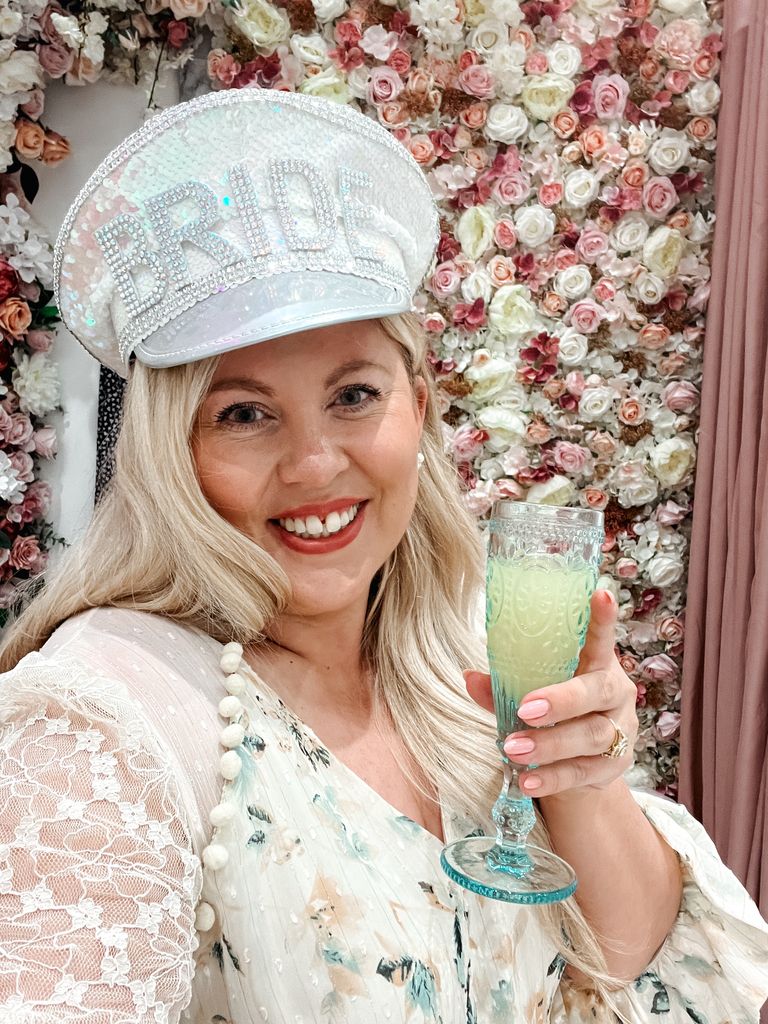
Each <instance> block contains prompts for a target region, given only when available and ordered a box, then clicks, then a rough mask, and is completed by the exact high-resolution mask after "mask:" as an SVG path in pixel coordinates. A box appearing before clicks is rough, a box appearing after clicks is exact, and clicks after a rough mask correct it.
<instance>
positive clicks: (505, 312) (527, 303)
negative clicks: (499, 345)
mask: <svg viewBox="0 0 768 1024" xmlns="http://www.w3.org/2000/svg"><path fill="white" fill-rule="evenodd" d="M488 323H489V324H490V326H491V327H493V328H494V329H495V330H497V331H498V332H499V333H500V334H514V335H520V334H525V333H526V332H528V331H530V330H532V328H533V325H534V324H535V323H536V307H535V306H534V305H533V303H532V302H531V293H530V291H529V290H528V289H527V288H526V287H525V285H523V284H505V285H502V287H501V288H498V289H497V291H496V294H495V295H494V296H493V298H492V299H491V304H490V306H489V307H488Z"/></svg>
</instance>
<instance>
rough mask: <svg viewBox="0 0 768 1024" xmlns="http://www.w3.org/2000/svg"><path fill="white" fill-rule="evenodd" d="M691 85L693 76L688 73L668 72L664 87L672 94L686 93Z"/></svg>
mask: <svg viewBox="0 0 768 1024" xmlns="http://www.w3.org/2000/svg"><path fill="white" fill-rule="evenodd" d="M690 84H691V76H690V74H689V73H688V72H687V71H668V72H667V75H666V78H665V79H664V85H665V86H666V87H667V89H668V90H669V91H670V92H674V93H678V94H679V93H681V92H685V90H686V89H687V88H688V86H689V85H690Z"/></svg>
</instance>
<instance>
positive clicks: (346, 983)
mask: <svg viewBox="0 0 768 1024" xmlns="http://www.w3.org/2000/svg"><path fill="white" fill-rule="evenodd" d="M266 140H268V148H267V146H266V145H263V144H261V143H262V142H264V141H266ZM435 238H436V217H435V211H434V208H433V205H432V201H431V199H430V197H429V194H428V191H427V189H426V187H425V184H424V181H423V179H422V178H421V176H420V172H419V170H418V168H417V167H416V165H415V164H414V163H413V161H412V160H411V159H410V157H409V156H408V155H407V154H406V152H405V150H404V149H402V148H401V147H400V146H399V145H398V144H397V143H395V142H393V140H392V139H391V138H390V136H389V135H388V134H387V133H386V132H385V131H384V130H383V129H380V128H379V127H378V126H377V125H375V124H373V123H372V122H370V121H368V120H367V119H365V118H363V117H362V116H360V115H358V114H356V113H355V112H353V111H351V110H349V109H346V108H338V107H335V106H334V105H333V104H326V103H323V102H321V101H317V100H308V99H307V98H305V97H297V96H294V95H290V94H286V93H277V94H269V93H267V92H262V91H261V90H250V91H244V92H237V93H236V92H233V93H225V94H217V95H216V96H213V97H205V98H203V99H200V100H195V101H192V102H191V103H189V104H185V105H181V106H179V107H177V108H173V109H172V110H171V111H169V112H167V113H166V114H164V115H161V116H159V117H157V118H156V119H155V120H153V121H152V122H150V123H149V124H148V126H146V127H145V128H144V129H142V130H141V131H140V132H139V133H137V134H136V135H135V136H132V137H131V138H130V139H128V140H127V141H126V142H125V143H124V144H123V145H122V146H121V147H120V148H119V149H118V150H117V151H115V152H114V153H113V154H111V155H110V157H108V158H107V160H106V161H105V163H104V164H103V165H102V167H100V168H99V170H97V172H95V174H94V176H93V177H92V178H91V179H90V181H89V182H88V183H87V185H86V186H85V188H84V189H83V191H82V192H81V194H80V195H79V196H78V198H77V200H76V201H75V203H74V204H73V207H72V210H71V211H70V215H69V216H68V218H67V220H66V222H65V224H64V226H63V228H62V232H61V235H60V239H59V243H58V246H57V274H58V277H59V280H58V286H59V302H60V307H61V310H62V314H63V316H64V318H65V320H66V322H67V324H68V326H69V327H70V329H71V330H72V331H73V333H74V334H75V335H76V336H77V337H78V338H79V339H80V340H81V341H82V343H83V344H85V345H86V347H87V348H88V349H89V350H90V351H91V352H93V353H94V354H95V355H97V356H98V358H100V359H101V360H102V361H103V362H104V363H105V364H107V365H111V366H113V367H114V368H116V369H118V370H120V371H121V372H123V373H124V374H126V375H128V374H130V375H129V383H128V389H127V396H126V402H125V409H124V415H123V423H122V429H121V434H120V439H119V443H118V448H117V454H116V465H115V473H114V478H113V481H112V485H111V488H110V490H109V493H108V494H107V496H106V498H105V499H104V500H103V502H102V503H101V505H100V507H99V508H98V509H97V511H96V514H95V516H94V520H93V523H92V525H91V527H90V530H89V531H88V533H87V535H86V536H85V537H84V539H83V540H82V542H81V543H80V544H79V545H78V546H77V547H76V548H75V549H74V550H73V552H72V553H71V555H70V556H69V558H68V560H67V561H66V563H65V564H64V565H63V567H62V568H61V570H60V571H59V573H58V575H57V576H56V577H55V578H54V579H51V580H50V581H49V583H48V587H47V589H46V590H45V591H44V592H43V593H42V594H41V595H40V596H39V597H38V598H36V600H35V601H33V603H32V604H31V606H30V607H29V608H28V610H27V611H26V612H24V613H23V614H22V615H21V616H20V618H19V619H18V620H17V622H16V623H15V625H14V626H13V628H12V630H11V631H10V634H9V636H8V638H7V640H6V643H5V645H4V648H3V651H2V656H1V657H2V666H1V667H2V668H3V669H4V670H5V675H4V676H3V679H2V683H1V684H0V686H1V687H2V688H1V689H0V708H1V712H2V721H3V723H4V728H3V732H2V734H1V736H0V779H1V780H2V783H3V785H2V787H1V788H0V793H1V794H2V795H1V796H0V879H1V880H2V886H1V887H0V1011H1V1012H0V1019H2V1021H3V1022H6V1021H8V1022H10V1021H13V1022H17V1021H20V1022H24V1024H45V1022H48V1021H56V1022H60V1021H61V1022H72V1024H74V1022H77V1024H81V1022H82V1024H85V1022H88V1024H149V1022H165V1021H168V1022H172V1024H177V1022H179V1021H191V1022H194V1024H213V1022H218V1024H222V1022H227V1021H229V1022H232V1024H256V1022H261V1021H269V1022H272V1024H289V1022H291V1024H296V1022H304V1024H309V1022H329V1024H330V1022H342V1021H344V1022H349V1024H374V1022H385V1021H386V1022H414V1024H417V1022H418V1024H420V1022H422V1021H424V1022H441V1024H469V1022H475V1024H495V1022H499V1024H501V1022H504V1024H531V1022H543V1021H546V1020H552V1021H558V1022H565V1021H567V1022H569V1024H576V1022H581V1021H586V1020H592V1019H595V1018H603V1019H607V1020H611V1019H617V1018H616V1016H615V1015H616V1014H617V1013H618V1014H619V1015H620V1019H624V1020H627V1021H631V1022H638V1024H639V1022H648V1024H650V1022H652V1021H656V1020H657V1019H662V1020H668V1021H672V1022H675V1024H678V1022H679V1024H682V1022H685V1024H688V1022H689V1021H691V1020H693V1021H700V1022H707V1024H725V1022H726V1021H729V1022H739V1024H741V1022H747V1021H755V1020H757V1014H758V1009H759V1006H760V1004H761V1003H762V1000H763V998H764V997H765V995H766V993H767V992H768V936H767V934H766V932H767V929H766V926H765V924H764V923H763V922H762V920H761V918H760V916H759V914H758V913H757V911H756V909H755V907H754V906H753V905H752V904H751V903H750V901H749V899H748V897H747V896H746V894H745V892H744V890H743V889H742V888H741V887H740V886H739V884H738V883H737V881H736V880H735V879H734V877H733V876H732V875H731V874H730V872H728V871H727V869H725V868H724V867H723V865H722V864H721V863H720V861H719V860H718V858H717V855H716V854H715V852H714V849H713V847H712V845H711V843H710V842H709V840H708V839H707V837H706V835H705V834H704V833H703V831H702V830H701V828H700V827H699V826H698V825H697V824H696V823H695V822H693V821H692V819H691V818H690V817H689V816H688V815H687V814H686V812H685V811H684V810H683V809H682V808H679V807H676V806H674V805H673V804H671V803H669V802H666V801H662V800H660V799H659V798H656V797H654V796H651V795H647V794H646V795H641V794H634V795H633V794H632V793H630V792H629V791H628V790H627V788H626V787H625V785H624V783H623V781H622V778H621V775H622V773H623V771H624V770H625V769H626V767H627V760H628V758H627V757H621V758H612V757H602V756H601V754H603V753H605V752H606V751H607V750H608V749H609V748H610V747H611V744H612V740H613V738H614V735H615V730H614V727H613V725H612V724H611V722H610V720H609V719H613V720H614V721H616V722H618V723H620V725H621V728H622V729H623V730H624V731H625V732H627V733H628V735H629V736H630V738H634V735H635V730H636V722H635V717H634V696H633V687H632V685H631V684H630V682H629V680H627V678H626V677H625V676H624V674H623V673H622V672H621V670H620V668H619V666H618V664H617V662H616V659H615V657H614V654H613V623H614V619H615V607H614V606H613V602H612V600H611V599H610V597H609V596H608V595H605V594H602V595H601V594H598V595H596V597H595V599H594V601H593V608H592V624H591V626H590V632H589V636H588V639H587V643H586V646H585V649H584V653H583V655H582V659H581V663H580V666H579V673H578V675H577V676H576V678H574V679H573V680H569V681H567V682H565V683H563V684H560V685H559V686H556V687H551V688H549V689H548V690H547V692H546V694H545V695H542V694H541V693H540V694H538V695H535V694H534V695H531V698H529V699H528V700H527V702H526V705H524V706H523V707H524V709H526V714H527V715H528V720H529V721H530V722H531V729H530V730H527V731H526V732H524V733H521V734H519V735H518V736H516V737H512V738H511V739H510V742H509V743H508V747H507V749H508V750H509V752H510V756H512V757H515V758H516V759H518V760H519V761H521V762H523V763H527V762H528V761H530V760H531V756H530V745H531V743H533V744H534V745H535V759H536V761H537V763H538V764H539V765H540V766H541V767H540V768H539V769H537V770H536V771H535V772H529V773H527V775H526V776H524V778H526V780H527V782H528V783H529V791H530V792H531V793H532V795H534V796H535V797H536V798H537V804H538V810H539V811H540V820H539V824H538V826H537V831H538V841H539V842H540V843H548V844H549V845H551V846H552V847H553V848H554V849H555V850H556V851H557V852H559V853H561V854H562V855H563V856H565V857H566V858H567V859H568V860H569V861H570V862H571V864H572V865H573V866H574V867H575V869H576V872H577V874H578V876H579V879H580V888H579V890H578V893H577V898H576V899H575V900H570V901H567V902H566V903H564V904H562V905H560V906H559V907H557V908H555V909H552V910H549V911H544V910H541V909H533V908H525V907H514V906H511V905H508V904H498V903H496V902H494V901H489V900H484V899H482V898H481V897H477V896H474V895H472V894H470V893H468V892H464V891H462V890H460V889H458V888H457V887H456V886H454V885H453V884H452V883H451V882H450V881H449V880H448V878H447V876H445V875H444V874H443V873H442V872H441V869H440V865H439V856H440V850H441V848H442V844H443V842H444V841H446V840H449V839H452V838H455V837H457V836H460V835H465V834H467V833H469V832H471V831H473V830H475V829H486V830H487V829H488V828H489V825H490V822H489V820H488V809H489V808H490V806H491V804H492V802H493V799H494V798H495V795H496V792H497V790H498V787H499V764H498V754H497V751H496V749H495V744H494V729H493V719H492V716H491V714H490V713H489V708H490V699H489V692H488V678H487V676H485V675H483V674H482V667H483V654H482V649H481V646H482V645H481V641H480V638H479V637H478V636H477V635H476V634H475V633H474V632H473V630H472V628H471V626H470V618H471V611H472V608H473V606H474V605H475V603H476V600H477V596H478V593H479V592H480V590H481V587H482V578H481V567H482V551H481V545H480V541H479V538H478V534H477V531H476V528H475V525H474V523H473V522H472V520H471V518H470V517H469V516H468V515H467V513H466V512H465V510H464V508H463V506H462V503H461V500H460V497H459V493H458V490H457V485H456V481H455V477H454V473H453V471H452V469H451V467H450V465H449V463H448V462H447V460H446V459H445V458H444V456H443V452H442V443H441V424H440V420H439V416H438V412H437V408H436V403H435V396H434V393H433V390H432V387H431V384H430V378H429V373H428V369H427V363H426V347H425V342H424V338H423V336H422V334H421V332H420V330H419V327H418V324H417V321H416V320H415V318H414V317H413V315H411V314H409V313H408V312H407V310H408V309H409V307H410V303H411V298H412V295H413V293H414V291H415V289H416V287H417V286H418V283H419V281H420V279H421V277H422V276H423V274H424V273H425V272H426V270H427V268H428V265H429V261H430V259H431V256H432V251H433V247H434V244H435ZM129 364H130V369H129ZM478 670H480V671H478ZM463 673H466V675H467V678H466V680H465V679H464V678H463ZM467 686H469V689H470V692H471V697H470V696H469V694H468V692H467ZM521 714H523V712H522V711H521ZM542 725H547V726H551V728H548V729H545V730H541V729H539V727H540V726H542Z"/></svg>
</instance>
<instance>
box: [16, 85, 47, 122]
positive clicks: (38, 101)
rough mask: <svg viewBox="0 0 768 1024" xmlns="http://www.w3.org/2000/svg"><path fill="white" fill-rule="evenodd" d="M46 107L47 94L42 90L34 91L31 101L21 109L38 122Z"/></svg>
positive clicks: (31, 94)
mask: <svg viewBox="0 0 768 1024" xmlns="http://www.w3.org/2000/svg"><path fill="white" fill-rule="evenodd" d="M44 107H45V93H44V92H43V90H42V89H33V90H32V91H31V92H30V94H29V99H28V100H27V102H26V103H23V104H22V105H21V107H19V109H20V110H21V111H22V112H23V113H24V114H26V115H27V117H28V118H30V120H32V121H37V119H38V118H39V117H40V115H41V114H42V112H43V108H44Z"/></svg>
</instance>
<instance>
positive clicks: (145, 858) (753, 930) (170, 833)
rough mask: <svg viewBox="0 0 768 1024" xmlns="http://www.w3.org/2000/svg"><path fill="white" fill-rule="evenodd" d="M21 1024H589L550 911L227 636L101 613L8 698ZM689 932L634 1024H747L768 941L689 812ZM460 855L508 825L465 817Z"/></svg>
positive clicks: (626, 1002)
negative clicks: (348, 762)
mask: <svg viewBox="0 0 768 1024" xmlns="http://www.w3.org/2000/svg"><path fill="white" fill-rule="evenodd" d="M0 719H1V720H2V722H3V723H4V724H3V730H2V733H0V1021H2V1024H48V1022H54V1021H55V1022H63V1024H75V1022H77V1024H86V1022H87V1024H165V1022H170V1024H178V1022H192V1024H257V1022H264V1021H267V1022H270V1024H314V1022H317V1024H326V1022H327V1024H385V1022H386V1024H544V1022H546V1021H551V1022H553V1024H566V1022H567V1024H576V1022H581V1021H586V1020H588V1019H589V1017H590V1009H589V1007H588V1005H587V1004H586V1003H581V1002H579V1001H578V1000H576V999H574V998H573V997H569V996H568V994H567V992H566V991H565V988H564V986H563V984H562V974H563V968H564V964H563V961H562V959H561V957H560V956H559V955H558V952H557V949H556V948H555V946H554V945H553V943H552V942H551V940H550V939H549V938H548V937H547V935H546V932H545V930H544V928H543V922H542V917H541V913H542V912H541V911H540V910H539V909H537V908H527V907H515V906H513V905H509V904H502V903H496V902H494V901H491V900H485V899H483V898H481V897H477V896H474V895H473V894H471V893H468V892H465V891H464V890H462V889H460V888H459V887H457V886H455V885H453V884H452V883H451V882H450V881H449V880H448V878H447V877H446V876H445V875H444V874H443V872H442V870H441V868H440V863H439V860H440V850H441V843H440V842H439V841H438V839H436V838H435V836H433V835H432V834H431V833H429V832H427V831H425V830H424V829H423V828H421V827H420V826H419V825H418V824H416V823H415V822H414V821H412V820H410V819H409V818H407V817H405V816H404V815H402V814H400V813H399V812H398V811H397V810H396V809H395V808H394V807H392V806H391V805H390V804H388V803H387V802H386V801H385V800H384V799H383V798H382V797H381V796H379V795H378V793H376V792H375V791H374V790H372V789H371V788H370V787H369V786H367V785H366V784H365V783H364V782H363V781H362V780H361V779H360V778H359V777H358V776H356V775H355V774H354V773H353V772H352V771H351V770H350V769H348V768H347V767H345V765H344V764H342V763H341V762H340V761H339V760H338V759H337V758H335V757H334V756H333V754H331V753H330V752H329V751H328V750H327V749H326V748H325V747H324V746H323V744H322V743H321V742H320V741H319V740H318V738H317V737H316V736H315V735H314V734H313V733H312V731H311V730H310V729H309V728H307V727H306V726H305V725H304V724H303V723H302V722H300V721H299V720H298V719H297V718H296V717H295V716H294V715H293V714H292V713H291V712H290V711H289V709H288V708H286V706H285V705H284V704H283V703H282V702H281V701H280V700H279V698H278V697H277V696H276V695H275V694H274V692H272V691H271V690H270V688H269V687H268V686H267V685H266V684H265V683H264V682H263V681H262V680H260V679H259V678H258V677H257V676H256V675H255V674H254V673H253V672H252V671H251V670H250V669H249V668H248V667H247V666H246V665H245V663H244V662H241V661H240V658H239V656H238V652H237V650H232V649H231V648H222V646H221V645H220V644H218V643H217V642H216V641H214V640H212V639H211V638H210V637H208V636H206V635H204V634H203V633H201V632H199V631H197V630H194V629H191V628H188V627H183V626H180V625H179V624H177V623H174V622H171V621H169V620H167V619H165V618H162V617H160V616H156V615H150V614H145V613H140V612H130V611H124V610H111V609H95V610H93V611H90V612H87V613H84V614H82V615H79V616H76V617H75V618H73V619H71V620H69V621H68V622H66V623H64V625H63V626H61V627H60V628H59V629H58V630H57V631H56V633H55V634H54V636H53V637H52V638H51V640H49V641H48V643H47V644H46V645H45V647H44V648H43V650H42V651H41V652H37V653H34V654H30V655H28V656H27V657H26V658H24V659H23V660H22V661H21V662H20V663H19V665H18V666H17V667H16V668H15V669H14V670H13V671H11V672H9V673H6V674H5V676H2V677H0ZM635 796H636V799H637V800H638V801H639V803H640V805H641V806H642V807H643V809H644V811H645V813H646V815H647V816H648V817H649V819H650V820H651V822H652V823H653V825H654V826H655V827H656V828H657V829H658V830H659V831H660V832H661V833H662V834H663V835H664V837H665V838H666V840H667V842H668V843H669V844H670V845H671V846H673V847H674V848H675V849H676V850H677V851H678V852H679V854H680V856H681V860H682V863H683V865H684V871H685V889H684V896H683V902H682V906H681V908H680V912H679V915H678V918H677V921H676V923H675V925H674V927H673V929H672V931H671V933H670V934H669V936H668V937H667V939H666V941H665V943H664V945H663V946H662V948H661V949H660V950H659V952H658V953H657V955H656V957H655V958H654V960H653V962H652V963H651V964H650V965H649V966H648V968H647V970H646V971H644V972H643V974H642V975H641V976H640V977H639V978H637V979H636V980H635V981H633V982H632V983H630V984H628V985H626V986H625V988H623V989H622V990H621V991H620V992H618V993H617V994H616V1005H617V1008H618V1009H619V1010H620V1012H621V1013H622V1015H623V1016H624V1018H625V1019H626V1020H628V1021H630V1022H632V1024H635V1022H637V1024H640V1022H647V1024H651V1022H657V1021H658V1022H661V1024H665V1022H670V1024H683V1022H684V1024H690V1022H691V1021H693V1022H694V1024H726V1022H728V1024H746V1022H752V1021H757V1019H758V1010H759V1007H760V1005H761V1003H762V1001H763V1000H764V998H765V997H766V995H767V994H768V928H767V927H766V925H765V923H764V922H763V921H762V919H761V917H760V915H759V914H758V912H757V910H756V908H755V907H754V905H753V904H752V902H751V901H750V900H749V898H748V896H747V894H746V893H745V891H744V890H743V888H742V887H741V886H740V885H739V883H738V882H737V880H736V879H735V878H734V876H733V875H732V874H731V873H730V871H728V870H727V869H726V868H725V867H724V866H723V865H722V863H721V862H720V860H719V858H718V856H717V854H716V852H715V850H714V847H713V846H712V844H711V842H710V840H709V839H708V838H707V836H706V834H705V833H704V832H703V830H702V829H701V827H700V826H699V825H698V824H697V823H696V822H695V821H694V820H693V819H692V818H691V817H690V816H689V815H688V814H687V812H686V811H685V810H684V809H683V808H682V807H679V806H677V805H675V804H673V803H671V802H669V801H665V800H662V799H661V798H659V797H656V796H654V795H651V794H643V793H636V794H635ZM442 813H443V825H444V830H445V834H446V838H448V839H452V838H455V837H458V836H462V835H466V834H468V833H470V832H473V831H478V830H481V829H483V828H486V827H487V820H483V819H482V818H478V820H472V819H468V818H466V817H462V816H461V815H459V814H457V813H455V812H454V811H452V810H451V809H450V808H447V807H443V808H442Z"/></svg>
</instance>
